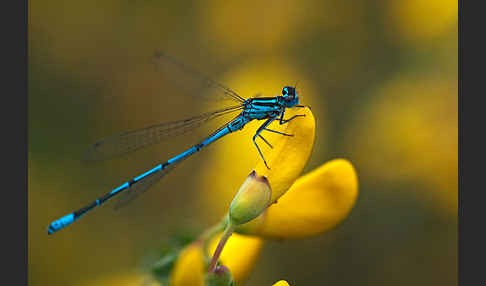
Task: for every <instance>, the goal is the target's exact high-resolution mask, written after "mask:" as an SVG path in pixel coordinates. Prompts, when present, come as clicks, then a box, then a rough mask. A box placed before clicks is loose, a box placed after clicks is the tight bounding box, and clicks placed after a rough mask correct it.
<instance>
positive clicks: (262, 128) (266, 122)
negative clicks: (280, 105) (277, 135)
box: [253, 117, 276, 170]
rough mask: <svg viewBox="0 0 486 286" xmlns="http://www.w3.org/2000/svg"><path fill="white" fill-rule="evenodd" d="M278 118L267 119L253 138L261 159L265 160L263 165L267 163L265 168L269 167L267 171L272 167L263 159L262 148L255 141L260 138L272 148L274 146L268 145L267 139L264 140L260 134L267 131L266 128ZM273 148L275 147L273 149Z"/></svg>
mask: <svg viewBox="0 0 486 286" xmlns="http://www.w3.org/2000/svg"><path fill="white" fill-rule="evenodd" d="M275 118H276V117H273V118H269V119H267V120H266V121H265V122H263V124H262V125H261V126H260V127H259V128H258V129H257V131H256V132H255V136H253V143H255V146H256V148H257V150H258V153H259V154H260V157H262V159H263V163H265V166H266V167H267V169H269V170H270V167H268V164H267V161H265V158H264V157H263V154H262V151H261V150H260V147H258V144H257V143H256V141H255V139H256V138H257V137H260V138H262V139H263V141H265V143H267V144H268V145H269V146H270V147H272V145H270V143H268V141H267V140H265V138H263V137H262V136H261V135H260V133H261V132H262V131H263V130H265V127H267V126H268V125H270V123H272V121H274V120H275ZM272 148H273V147H272Z"/></svg>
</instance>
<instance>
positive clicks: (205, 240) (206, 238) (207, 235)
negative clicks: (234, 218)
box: [198, 218, 227, 260]
mask: <svg viewBox="0 0 486 286" xmlns="http://www.w3.org/2000/svg"><path fill="white" fill-rule="evenodd" d="M226 224H227V220H226V218H225V219H223V220H222V221H221V222H220V223H218V224H215V225H213V226H212V227H210V228H208V229H206V230H205V231H204V232H203V233H202V234H201V235H200V236H199V238H198V241H201V242H202V244H203V250H204V256H205V257H207V258H208V260H209V257H208V254H207V253H208V252H209V251H208V249H209V242H210V240H211V238H212V237H213V236H214V235H216V234H217V233H218V232H221V231H223V230H224V228H225V227H226Z"/></svg>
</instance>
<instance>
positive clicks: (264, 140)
mask: <svg viewBox="0 0 486 286" xmlns="http://www.w3.org/2000/svg"><path fill="white" fill-rule="evenodd" d="M258 137H260V138H262V140H263V142H265V143H267V145H268V146H269V147H270V148H272V149H273V146H272V144H270V142H268V141H267V139H265V138H263V136H262V135H260V134H258Z"/></svg>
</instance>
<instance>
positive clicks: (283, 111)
mask: <svg viewBox="0 0 486 286" xmlns="http://www.w3.org/2000/svg"><path fill="white" fill-rule="evenodd" d="M296 107H305V106H304V105H296ZM284 114H285V108H283V109H282V112H281V113H280V119H279V123H280V125H282V124H285V123H288V122H289V121H290V120H292V119H294V118H296V117H305V114H298V115H294V116H292V117H290V118H289V119H283V117H284Z"/></svg>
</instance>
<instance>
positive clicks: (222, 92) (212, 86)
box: [152, 51, 245, 103]
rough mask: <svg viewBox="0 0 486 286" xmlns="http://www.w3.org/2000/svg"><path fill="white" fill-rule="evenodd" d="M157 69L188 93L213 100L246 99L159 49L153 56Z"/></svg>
mask: <svg viewBox="0 0 486 286" xmlns="http://www.w3.org/2000/svg"><path fill="white" fill-rule="evenodd" d="M152 60H153V63H154V65H155V69H156V71H158V72H160V73H161V74H162V75H163V76H164V77H165V78H166V79H168V80H170V81H171V82H173V83H175V84H176V85H177V87H178V88H179V90H181V91H182V92H183V93H185V94H186V95H191V96H198V97H201V98H206V99H212V100H220V101H221V100H233V101H236V102H239V103H243V102H244V101H245V99H244V98H242V97H241V96H239V95H238V94H237V93H236V92H234V91H233V90H231V89H230V88H228V87H226V86H224V85H222V84H220V83H218V82H216V81H214V80H212V79H210V78H209V77H207V76H205V75H203V74H201V73H199V72H197V71H195V70H193V69H191V68H189V67H188V66H186V65H184V64H182V63H181V62H179V61H177V60H176V59H174V58H172V57H170V56H168V55H166V54H164V53H162V52H160V51H158V52H156V53H155V54H154V56H153V57H152Z"/></svg>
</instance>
